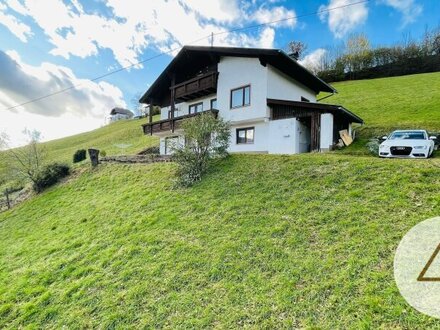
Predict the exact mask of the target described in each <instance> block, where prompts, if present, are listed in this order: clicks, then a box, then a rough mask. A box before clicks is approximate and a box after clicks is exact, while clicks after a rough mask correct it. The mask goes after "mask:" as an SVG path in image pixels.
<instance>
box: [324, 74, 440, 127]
mask: <svg viewBox="0 0 440 330" xmlns="http://www.w3.org/2000/svg"><path fill="white" fill-rule="evenodd" d="M333 85H334V87H335V88H336V89H337V90H338V94H336V95H335V96H333V97H330V98H328V99H326V100H325V101H326V102H328V103H336V104H342V105H344V106H345V107H347V108H348V109H350V110H352V111H353V112H355V113H356V114H358V115H359V116H361V117H362V119H364V120H365V124H366V127H369V128H380V129H390V128H391V129H394V128H399V127H408V128H418V127H422V128H425V129H430V130H436V131H440V97H439V90H440V73H439V72H436V73H426V74H418V75H410V76H402V77H391V78H381V79H372V80H358V81H345V82H340V83H335V84H333Z"/></svg>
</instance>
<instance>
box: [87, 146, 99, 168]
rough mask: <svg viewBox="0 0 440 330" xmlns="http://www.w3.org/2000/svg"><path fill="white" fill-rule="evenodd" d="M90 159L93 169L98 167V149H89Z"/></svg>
mask: <svg viewBox="0 0 440 330" xmlns="http://www.w3.org/2000/svg"><path fill="white" fill-rule="evenodd" d="M88 151H89V157H90V161H91V162H92V167H96V166H98V164H99V150H98V149H89V150H88Z"/></svg>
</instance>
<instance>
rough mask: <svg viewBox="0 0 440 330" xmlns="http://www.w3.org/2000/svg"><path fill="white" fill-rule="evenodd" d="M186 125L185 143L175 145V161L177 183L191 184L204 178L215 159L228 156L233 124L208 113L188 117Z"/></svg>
mask: <svg viewBox="0 0 440 330" xmlns="http://www.w3.org/2000/svg"><path fill="white" fill-rule="evenodd" d="M182 128H183V131H184V136H185V145H180V144H179V143H176V144H175V146H174V147H173V149H172V150H173V160H174V161H175V162H176V163H177V183H178V184H179V185H180V186H183V187H188V186H191V185H192V184H193V183H195V182H197V181H200V180H201V179H202V175H203V174H204V173H205V172H206V170H207V169H208V167H209V165H210V162H211V160H212V159H214V158H219V157H225V156H226V155H227V149H228V146H229V136H230V126H229V123H228V122H225V121H224V120H223V119H221V118H220V119H217V118H215V117H214V116H213V115H212V114H210V113H204V114H200V115H198V116H195V117H193V118H190V119H187V120H185V121H184V122H183V123H182Z"/></svg>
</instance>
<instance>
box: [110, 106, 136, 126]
mask: <svg viewBox="0 0 440 330" xmlns="http://www.w3.org/2000/svg"><path fill="white" fill-rule="evenodd" d="M133 116H134V114H133V112H131V111H130V110H128V109H124V108H118V107H116V108H113V109H112V110H111V111H110V114H109V115H108V116H107V118H106V123H107V124H109V123H112V122H115V121H118V120H125V119H131V118H133Z"/></svg>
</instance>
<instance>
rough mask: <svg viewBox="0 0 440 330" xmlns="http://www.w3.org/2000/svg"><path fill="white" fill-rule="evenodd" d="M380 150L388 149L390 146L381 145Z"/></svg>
mask: <svg viewBox="0 0 440 330" xmlns="http://www.w3.org/2000/svg"><path fill="white" fill-rule="evenodd" d="M379 148H380V149H384V148H388V146H387V145H386V144H381V145H380V146H379Z"/></svg>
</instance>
